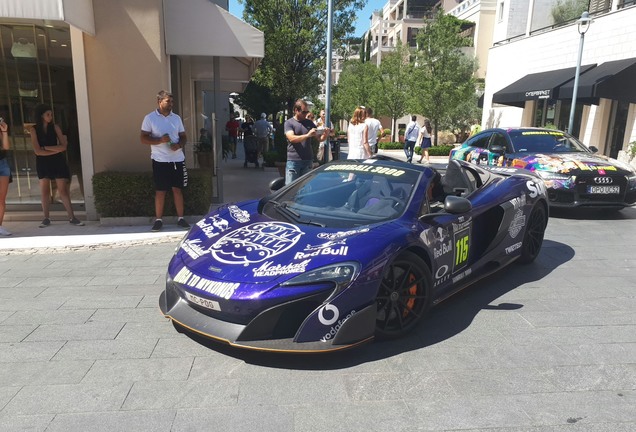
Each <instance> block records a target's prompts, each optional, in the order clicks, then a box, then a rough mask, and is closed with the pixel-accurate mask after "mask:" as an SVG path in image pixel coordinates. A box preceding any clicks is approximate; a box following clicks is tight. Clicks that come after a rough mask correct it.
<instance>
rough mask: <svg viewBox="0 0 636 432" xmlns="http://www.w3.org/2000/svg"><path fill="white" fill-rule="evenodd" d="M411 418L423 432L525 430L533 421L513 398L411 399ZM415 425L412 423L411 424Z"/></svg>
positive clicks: (472, 396)
mask: <svg viewBox="0 0 636 432" xmlns="http://www.w3.org/2000/svg"><path fill="white" fill-rule="evenodd" d="M406 404H407V405H408V407H409V411H410V416H411V419H418V423H419V426H420V430H433V431H435V430H461V429H477V428H487V427H492V428H495V427H499V428H506V427H510V428H515V429H516V428H521V427H525V426H532V425H533V422H532V421H531V419H530V418H529V417H528V415H527V414H526V412H525V411H524V407H523V404H521V403H519V402H517V401H516V400H515V399H514V398H512V397H511V396H509V395H482V396H480V397H474V395H461V396H452V397H446V398H426V399H423V400H417V399H412V400H407V401H406ZM411 424H412V422H411Z"/></svg>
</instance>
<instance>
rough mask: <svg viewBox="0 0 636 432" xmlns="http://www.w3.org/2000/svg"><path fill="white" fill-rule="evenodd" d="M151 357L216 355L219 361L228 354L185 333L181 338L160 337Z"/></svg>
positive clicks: (154, 312)
mask: <svg viewBox="0 0 636 432" xmlns="http://www.w3.org/2000/svg"><path fill="white" fill-rule="evenodd" d="M147 310H149V311H151V312H152V313H153V314H156V311H152V310H150V309H147ZM151 357H153V358H155V357H157V358H166V357H215V358H216V359H217V362H218V361H223V360H225V359H227V356H226V355H224V354H222V353H219V352H218V351H215V350H213V349H210V348H209V347H207V346H205V345H202V344H200V343H197V342H195V341H193V340H192V339H189V338H188V337H186V336H183V335H181V337H180V338H168V339H159V341H158V342H157V345H156V346H155V348H154V350H153V351H152V356H151Z"/></svg>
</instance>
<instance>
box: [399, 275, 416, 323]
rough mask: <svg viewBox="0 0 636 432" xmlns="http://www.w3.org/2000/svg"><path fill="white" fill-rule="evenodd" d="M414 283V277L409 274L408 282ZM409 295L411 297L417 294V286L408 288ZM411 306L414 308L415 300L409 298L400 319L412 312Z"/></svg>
mask: <svg viewBox="0 0 636 432" xmlns="http://www.w3.org/2000/svg"><path fill="white" fill-rule="evenodd" d="M413 281H415V275H414V274H413V273H411V274H409V282H413ZM409 294H411V295H412V296H413V297H415V295H416V294H417V284H413V285H411V286H410V287H409ZM413 306H415V298H410V299H408V300H407V301H406V308H405V309H404V312H402V317H403V318H404V317H406V316H407V315H408V314H409V312H410V311H411V310H413Z"/></svg>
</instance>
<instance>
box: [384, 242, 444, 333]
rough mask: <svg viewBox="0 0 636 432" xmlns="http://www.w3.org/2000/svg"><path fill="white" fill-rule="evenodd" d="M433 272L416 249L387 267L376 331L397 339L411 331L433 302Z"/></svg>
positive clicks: (404, 254) (403, 254)
mask: <svg viewBox="0 0 636 432" xmlns="http://www.w3.org/2000/svg"><path fill="white" fill-rule="evenodd" d="M432 286H433V283H432V277H431V271H430V269H429V268H428V266H427V265H426V263H425V262H424V261H423V260H422V259H421V258H420V257H418V256H417V255H415V254H414V253H412V252H403V253H402V254H401V255H400V256H398V257H397V258H396V259H395V260H393V262H391V263H390V264H388V265H387V266H386V268H385V269H384V275H383V276H382V282H381V284H380V289H379V291H378V296H377V297H376V306H377V315H376V322H375V334H376V337H377V338H379V339H395V338H398V337H400V336H403V335H405V334H406V333H408V332H409V331H411V330H412V329H413V328H414V327H415V326H416V325H417V324H418V322H419V321H420V320H421V319H422V318H423V317H424V316H425V315H426V313H427V312H428V310H429V308H430V305H431V287H432Z"/></svg>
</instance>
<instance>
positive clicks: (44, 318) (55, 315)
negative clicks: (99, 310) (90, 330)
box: [2, 306, 95, 325]
mask: <svg viewBox="0 0 636 432" xmlns="http://www.w3.org/2000/svg"><path fill="white" fill-rule="evenodd" d="M87 307H90V306H87ZM94 313H95V309H93V308H91V309H87V308H81V309H75V310H71V311H65V310H61V309H57V310H36V311H17V312H15V313H14V314H13V315H11V317H9V318H7V319H6V320H4V321H3V322H2V325H20V324H22V325H24V324H82V323H85V322H86V321H88V319H89V318H90V317H91V316H92V315H93V314H94Z"/></svg>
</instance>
